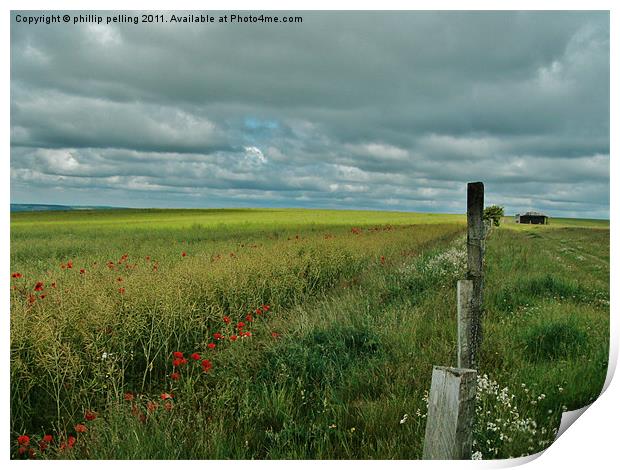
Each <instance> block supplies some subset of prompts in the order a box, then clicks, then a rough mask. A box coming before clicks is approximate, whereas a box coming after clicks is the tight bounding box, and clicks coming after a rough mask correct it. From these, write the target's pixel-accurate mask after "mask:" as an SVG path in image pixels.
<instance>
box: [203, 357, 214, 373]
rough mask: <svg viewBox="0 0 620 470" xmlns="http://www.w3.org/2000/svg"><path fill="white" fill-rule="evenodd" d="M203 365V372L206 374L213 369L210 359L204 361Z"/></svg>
mask: <svg viewBox="0 0 620 470" xmlns="http://www.w3.org/2000/svg"><path fill="white" fill-rule="evenodd" d="M201 365H202V370H204V371H205V372H208V371H209V369H211V367H212V366H213V364H211V361H210V360H209V359H205V360H203V361H202V363H201Z"/></svg>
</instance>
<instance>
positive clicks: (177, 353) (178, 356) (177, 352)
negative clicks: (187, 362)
mask: <svg viewBox="0 0 620 470" xmlns="http://www.w3.org/2000/svg"><path fill="white" fill-rule="evenodd" d="M172 355H173V356H174V357H176V358H177V359H182V358H183V353H182V352H181V351H175V352H173V353H172Z"/></svg>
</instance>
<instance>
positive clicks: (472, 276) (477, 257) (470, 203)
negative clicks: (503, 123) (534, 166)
mask: <svg viewBox="0 0 620 470" xmlns="http://www.w3.org/2000/svg"><path fill="white" fill-rule="evenodd" d="M483 212H484V184H483V183H480V182H478V183H467V279H469V280H471V281H473V292H472V298H471V322H470V328H471V332H470V335H469V338H470V341H471V342H470V345H469V361H468V362H466V363H467V364H468V366H469V367H472V368H476V366H477V364H478V349H479V348H480V343H481V342H482V291H483V286H484V272H483V259H484V236H485V229H484V222H483V220H482V216H483Z"/></svg>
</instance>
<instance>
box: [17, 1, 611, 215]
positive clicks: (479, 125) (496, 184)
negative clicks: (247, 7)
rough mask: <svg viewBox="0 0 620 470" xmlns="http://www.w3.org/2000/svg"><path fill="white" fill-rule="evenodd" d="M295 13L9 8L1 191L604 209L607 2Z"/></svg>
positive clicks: (176, 200) (559, 211)
mask: <svg viewBox="0 0 620 470" xmlns="http://www.w3.org/2000/svg"><path fill="white" fill-rule="evenodd" d="M16 14H18V12H17V13H16V12H14V13H13V17H15V15H16ZM29 14H32V13H29ZM296 14H298V13H296ZM302 16H303V19H304V22H303V24H208V25H205V24H194V25H192V24H190V25H187V24H170V23H167V24H147V25H142V24H139V25H134V24H128V25H127V24H120V25H110V26H103V25H98V26H97V25H91V24H82V25H79V24H78V25H65V24H60V25H23V24H18V23H16V22H15V21H13V22H12V25H11V200H12V202H23V203H65V204H72V203H73V204H76V203H84V204H105V205H120V206H143V207H155V206H158V207H221V206H235V207H237V206H249V207H258V206H263V207H265V206H277V207H334V208H376V209H388V210H417V211H436V212H464V206H465V204H464V196H465V183H466V182H467V181H473V180H476V181H478V180H480V181H484V182H485V184H486V187H487V202H488V203H497V204H501V205H504V206H505V207H506V210H507V212H508V213H512V212H522V211H525V210H528V209H536V210H542V211H546V212H548V213H549V214H550V215H552V216H581V217H605V218H606V217H608V216H609V15H608V14H607V13H604V12H602V13H601V12H596V13H590V12H394V13H387V12H386V13H376V12H369V13H361V12H344V13H339V12H331V13H323V12H308V13H302Z"/></svg>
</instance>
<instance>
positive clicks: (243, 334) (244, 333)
mask: <svg viewBox="0 0 620 470" xmlns="http://www.w3.org/2000/svg"><path fill="white" fill-rule="evenodd" d="M241 336H252V333H250V332H249V331H244V332H243V333H241Z"/></svg>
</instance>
